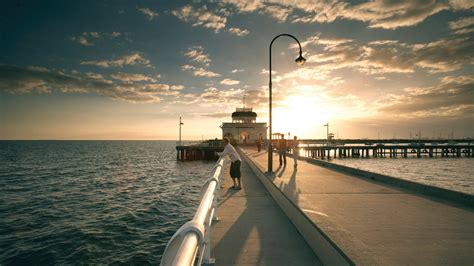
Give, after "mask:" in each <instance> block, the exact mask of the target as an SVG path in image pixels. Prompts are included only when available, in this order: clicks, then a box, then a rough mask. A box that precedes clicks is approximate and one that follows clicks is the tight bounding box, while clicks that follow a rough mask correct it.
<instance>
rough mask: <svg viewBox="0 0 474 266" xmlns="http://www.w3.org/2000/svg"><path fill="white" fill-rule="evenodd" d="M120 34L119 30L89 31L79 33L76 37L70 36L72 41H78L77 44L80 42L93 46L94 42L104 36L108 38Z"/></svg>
mask: <svg viewBox="0 0 474 266" xmlns="http://www.w3.org/2000/svg"><path fill="white" fill-rule="evenodd" d="M121 35H122V34H121V33H120V32H112V33H101V32H96V31H91V32H83V33H82V34H81V35H79V36H76V37H71V40H72V41H75V42H78V43H79V44H82V45H84V46H93V45H94V42H95V41H97V40H99V39H103V38H104V37H105V38H110V39H114V38H117V37H119V36H121Z"/></svg>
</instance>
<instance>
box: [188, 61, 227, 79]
mask: <svg viewBox="0 0 474 266" xmlns="http://www.w3.org/2000/svg"><path fill="white" fill-rule="evenodd" d="M181 69H182V70H183V71H187V70H191V71H193V75H194V76H196V77H208V78H213V77H219V76H220V74H218V73H215V72H212V71H210V70H207V69H204V68H202V67H195V66H192V65H187V64H186V65H183V66H181Z"/></svg>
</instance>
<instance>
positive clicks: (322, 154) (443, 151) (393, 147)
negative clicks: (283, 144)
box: [300, 140, 474, 159]
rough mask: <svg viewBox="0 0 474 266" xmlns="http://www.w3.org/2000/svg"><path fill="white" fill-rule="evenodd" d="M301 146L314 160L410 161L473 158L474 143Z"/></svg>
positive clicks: (372, 142) (350, 142)
mask: <svg viewBox="0 0 474 266" xmlns="http://www.w3.org/2000/svg"><path fill="white" fill-rule="evenodd" d="M302 142H303V143H304V144H303V145H300V148H302V149H303V153H304V156H307V157H311V158H321V159H330V158H369V157H373V158H377V157H390V158H397V157H402V158H407V157H418V158H420V157H422V156H427V157H429V158H433V157H474V145H473V140H458V141H452V140H436V141H433V140H431V142H430V143H428V142H421V141H419V142H413V140H397V141H390V140H385V141H380V140H360V141H357V140H346V141H344V140H339V141H337V142H333V143H330V144H329V145H328V144H321V142H320V141H319V140H305V141H302Z"/></svg>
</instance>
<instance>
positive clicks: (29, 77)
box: [0, 0, 474, 140]
mask: <svg viewBox="0 0 474 266" xmlns="http://www.w3.org/2000/svg"><path fill="white" fill-rule="evenodd" d="M281 33H287V34H291V35H294V36H295V37H296V38H297V39H298V40H299V42H300V43H301V46H302V50H303V56H304V57H305V58H306V59H307V61H306V63H305V65H304V66H298V65H297V64H295V62H294V60H295V58H297V57H298V51H299V50H298V45H297V43H296V41H295V40H293V39H291V38H289V37H285V36H283V37H279V38H278V39H276V40H275V42H274V43H273V46H272V76H273V90H272V97H273V132H284V133H286V132H291V135H298V136H299V137H300V138H303V139H305V138H311V139H314V138H325V137H326V127H324V125H325V124H326V123H329V130H330V132H332V133H334V134H335V136H336V137H337V138H373V139H376V138H394V137H395V138H409V137H412V138H415V137H416V138H417V137H418V136H419V135H421V137H423V138H451V137H454V138H466V137H471V138H472V137H474V67H473V64H474V42H473V40H472V39H473V37H474V1H472V0H447V1H435V0H426V1H425V0H423V1H422V0H413V1H395V0H386V1H376V0H373V1H333V0H325V1H290V0H282V1H240V0H222V1H211V2H209V1H192V2H186V1H104V0H102V1H100V0H97V1H2V3H1V4H0V40H1V41H0V139H57V140H67V139H85V140H89V139H92V140H103V139H110V140H122V139H123V140H125V139H127V140H128V139H137V140H155V139H162V140H175V139H177V138H178V132H179V131H178V124H179V117H180V116H181V117H182V119H183V122H184V125H183V127H182V134H183V139H187V140H200V139H209V138H215V137H221V134H222V133H221V129H220V127H219V126H220V125H221V124H222V122H230V121H231V117H230V115H231V113H232V112H233V111H235V108H236V107H242V106H243V105H244V99H245V106H246V107H251V108H253V110H254V111H255V112H256V113H257V114H258V117H257V122H268V96H269V92H268V81H269V45H270V42H271V40H272V39H273V38H274V37H275V36H277V35H279V34H281Z"/></svg>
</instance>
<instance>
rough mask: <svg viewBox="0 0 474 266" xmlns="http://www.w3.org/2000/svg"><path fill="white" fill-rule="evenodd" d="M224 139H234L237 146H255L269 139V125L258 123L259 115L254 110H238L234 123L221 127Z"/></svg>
mask: <svg viewBox="0 0 474 266" xmlns="http://www.w3.org/2000/svg"><path fill="white" fill-rule="evenodd" d="M221 128H222V137H228V138H229V139H233V140H234V141H235V142H236V143H237V144H244V145H245V144H254V143H255V141H256V140H258V139H261V140H266V139H267V128H268V127H267V123H261V122H260V123H257V113H255V112H253V111H252V108H236V110H235V112H233V113H232V122H231V123H229V122H224V123H222V125H221Z"/></svg>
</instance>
